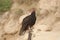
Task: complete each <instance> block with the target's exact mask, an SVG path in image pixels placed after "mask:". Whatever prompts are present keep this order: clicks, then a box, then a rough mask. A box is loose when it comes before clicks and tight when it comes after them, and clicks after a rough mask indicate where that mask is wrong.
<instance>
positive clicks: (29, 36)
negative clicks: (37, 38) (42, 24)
mask: <svg viewBox="0 0 60 40" xmlns="http://www.w3.org/2000/svg"><path fill="white" fill-rule="evenodd" d="M31 31H32V30H31V28H30V27H29V34H28V40H31V37H32V33H31Z"/></svg>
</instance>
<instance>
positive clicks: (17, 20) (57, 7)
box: [0, 0, 60, 40]
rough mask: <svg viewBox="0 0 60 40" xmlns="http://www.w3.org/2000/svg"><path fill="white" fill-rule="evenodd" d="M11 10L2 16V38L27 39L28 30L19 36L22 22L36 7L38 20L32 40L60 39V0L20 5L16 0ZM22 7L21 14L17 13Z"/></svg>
mask: <svg viewBox="0 0 60 40" xmlns="http://www.w3.org/2000/svg"><path fill="white" fill-rule="evenodd" d="M13 1H14V3H13V5H12V8H11V10H10V11H8V12H6V13H5V14H3V15H2V16H1V17H0V40H27V38H28V31H27V32H26V33H25V35H23V36H19V31H20V28H21V22H22V20H23V18H24V17H26V16H27V15H30V14H29V11H28V9H30V8H32V7H35V8H36V14H37V15H36V16H37V21H36V23H35V25H34V26H33V27H34V29H33V31H32V40H60V0H40V1H37V2H35V3H33V4H32V5H30V6H29V5H27V4H22V5H19V4H18V3H17V1H16V0H13ZM19 9H21V10H22V11H23V12H20V15H19V14H17V12H19V11H18V10H19Z"/></svg>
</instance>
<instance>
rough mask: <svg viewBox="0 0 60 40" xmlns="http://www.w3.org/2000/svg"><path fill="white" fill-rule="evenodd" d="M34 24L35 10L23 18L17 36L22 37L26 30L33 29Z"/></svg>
mask: <svg viewBox="0 0 60 40" xmlns="http://www.w3.org/2000/svg"><path fill="white" fill-rule="evenodd" d="M35 22H36V14H35V10H33V11H32V13H31V15H29V16H27V17H25V18H24V19H23V21H22V27H21V29H20V33H19V35H22V34H23V32H25V31H26V30H28V28H31V27H33V25H34V24H35Z"/></svg>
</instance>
